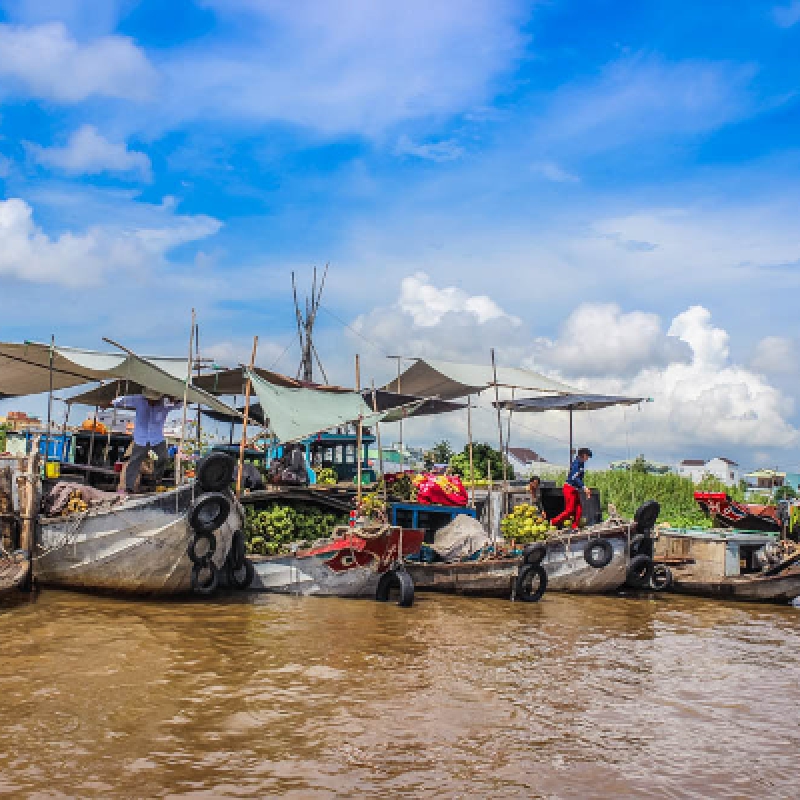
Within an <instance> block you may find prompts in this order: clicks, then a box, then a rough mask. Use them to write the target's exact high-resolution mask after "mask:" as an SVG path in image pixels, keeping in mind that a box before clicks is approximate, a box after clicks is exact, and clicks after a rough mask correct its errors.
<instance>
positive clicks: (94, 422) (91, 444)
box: [86, 406, 99, 467]
mask: <svg viewBox="0 0 800 800" xmlns="http://www.w3.org/2000/svg"><path fill="white" fill-rule="evenodd" d="M98 408H99V406H95V407H94V419H93V420H92V435H91V436H90V437H89V455H88V456H87V458H86V461H87V463H88V465H89V466H90V467H91V466H92V452H93V451H94V434H95V430H96V429H97V409H98Z"/></svg>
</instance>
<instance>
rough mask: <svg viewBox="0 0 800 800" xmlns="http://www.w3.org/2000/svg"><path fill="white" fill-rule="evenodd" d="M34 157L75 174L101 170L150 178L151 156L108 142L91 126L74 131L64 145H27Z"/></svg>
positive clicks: (49, 165)
mask: <svg viewBox="0 0 800 800" xmlns="http://www.w3.org/2000/svg"><path fill="white" fill-rule="evenodd" d="M30 151H31V152H32V153H33V156H34V158H35V159H36V160H37V161H38V162H39V163H40V164H43V165H44V166H47V167H55V168H56V169H60V170H63V171H64V172H68V173H71V174H74V175H78V174H83V175H96V174H98V173H101V172H120V173H134V174H137V175H139V176H141V177H142V178H144V179H145V180H150V178H151V177H152V176H151V166H150V159H149V158H148V157H147V155H146V154H145V153H141V152H139V151H137V150H129V149H128V148H127V146H126V145H125V144H124V143H123V142H110V141H109V140H108V139H106V138H105V137H104V136H102V135H101V134H100V133H99V132H98V130H97V128H95V127H94V126H93V125H83V126H81V127H80V128H78V130H76V131H75V132H73V134H72V135H71V136H70V137H69V141H68V142H67V144H66V145H65V146H64V147H48V148H44V147H39V146H38V145H30Z"/></svg>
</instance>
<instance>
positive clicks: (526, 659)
mask: <svg viewBox="0 0 800 800" xmlns="http://www.w3.org/2000/svg"><path fill="white" fill-rule="evenodd" d="M418 599H419V602H418V604H417V605H416V606H415V607H414V608H413V609H410V610H408V609H400V608H397V607H396V606H384V605H378V604H376V603H373V602H370V601H351V600H334V599H331V600H325V599H320V598H308V599H302V598H285V597H275V596H258V597H256V598H254V599H250V600H244V599H241V598H237V599H235V600H228V601H224V602H218V603H215V604H203V603H195V602H191V603H175V602H172V603H161V604H156V603H142V602H123V601H116V600H109V599H102V598H96V597H88V596H83V595H80V594H71V593H64V592H55V591H51V592H45V593H43V594H41V595H40V596H39V598H38V600H37V601H36V602H34V603H31V604H23V605H17V606H14V607H11V608H8V607H4V608H2V609H0V793H9V794H11V795H15V796H32V797H62V796H84V797H87V796H88V797H91V796H103V797H108V796H126V797H152V796H172V797H182V796H192V797H203V796H209V797H210V796H215V797H221V796H229V797H243V796H265V795H268V794H278V793H280V794H285V795H287V796H290V797H302V798H306V797H311V798H314V797H328V796H332V795H337V796H353V795H361V796H381V797H398V796H420V795H423V794H425V795H426V796H440V797H452V796H462V797H466V796H470V797H492V798H497V797H516V796H541V797H587V796H592V797H620V796H647V797H708V796H736V797H749V796H760V797H764V796H769V797H796V796H797V794H798V778H800V766H798V753H799V752H800V611H797V610H793V609H790V608H771V607H759V606H745V605H724V604H715V603H711V602H707V601H702V600H691V599H681V598H668V597H659V598H657V599H654V600H642V599H624V598H590V597H568V596H558V595H555V594H551V595H548V596H547V597H546V599H545V600H544V601H543V602H541V603H539V604H538V605H532V606H528V605H522V604H516V605H512V604H511V603H508V602H505V601H501V600H497V601H494V600H467V599H460V598H452V597H432V596H423V597H421V598H418Z"/></svg>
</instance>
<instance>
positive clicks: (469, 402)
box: [467, 395, 475, 508]
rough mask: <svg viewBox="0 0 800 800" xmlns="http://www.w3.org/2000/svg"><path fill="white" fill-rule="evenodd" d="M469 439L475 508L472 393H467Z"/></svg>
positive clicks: (470, 478) (471, 480)
mask: <svg viewBox="0 0 800 800" xmlns="http://www.w3.org/2000/svg"><path fill="white" fill-rule="evenodd" d="M467 441H468V443H469V482H470V493H471V495H472V507H473V508H475V461H474V459H473V456H472V395H467Z"/></svg>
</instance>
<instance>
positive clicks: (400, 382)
mask: <svg viewBox="0 0 800 800" xmlns="http://www.w3.org/2000/svg"><path fill="white" fill-rule="evenodd" d="M494 385H495V377H494V370H493V368H492V367H491V366H489V365H487V364H456V363H453V362H452V361H432V360H430V359H421V358H420V359H417V360H416V362H415V363H414V364H413V365H412V366H410V367H409V368H408V369H407V370H406V371H405V372H404V373H403V374H402V375H400V377H399V378H395V380H393V381H390V382H389V383H387V384H386V386H384V387H383V388H384V389H386V390H388V391H390V392H399V391H403V392H409V393H410V394H413V395H417V396H419V397H438V398H440V399H442V400H452V399H454V398H456V397H466V396H467V395H471V394H478V393H480V392H482V391H484V390H485V389H488V388H489V387H490V386H494ZM497 385H498V386H501V387H505V388H509V389H524V390H528V391H540V392H559V393H569V392H571V393H575V392H577V391H578V390H577V389H574V388H573V387H571V386H568V385H567V384H565V383H562V382H561V381H556V380H553V379H552V378H548V377H547V376H546V375H542V374H541V373H539V372H534V371H533V370H531V369H522V368H520V367H497Z"/></svg>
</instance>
